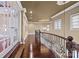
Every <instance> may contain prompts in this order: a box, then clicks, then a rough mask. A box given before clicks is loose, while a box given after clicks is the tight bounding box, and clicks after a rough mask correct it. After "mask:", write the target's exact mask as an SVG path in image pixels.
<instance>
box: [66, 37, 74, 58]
mask: <svg viewBox="0 0 79 59" xmlns="http://www.w3.org/2000/svg"><path fill="white" fill-rule="evenodd" d="M72 40H73V37H72V36H68V37H67V42H66V48H67V49H68V56H67V57H68V58H72V51H73V42H72Z"/></svg>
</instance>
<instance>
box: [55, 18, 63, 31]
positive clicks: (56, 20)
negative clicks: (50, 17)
mask: <svg viewBox="0 0 79 59" xmlns="http://www.w3.org/2000/svg"><path fill="white" fill-rule="evenodd" d="M58 21H61V28H59V27H58V25H57V27H58V28H56V24H55V23H56V22H58ZM61 29H62V19H61V18H59V19H55V20H54V30H61Z"/></svg>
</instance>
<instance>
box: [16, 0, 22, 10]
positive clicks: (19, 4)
mask: <svg viewBox="0 0 79 59" xmlns="http://www.w3.org/2000/svg"><path fill="white" fill-rule="evenodd" d="M16 2H17V4H18V6H19V7H20V8H21V9H22V8H23V7H22V4H21V2H20V1H16Z"/></svg>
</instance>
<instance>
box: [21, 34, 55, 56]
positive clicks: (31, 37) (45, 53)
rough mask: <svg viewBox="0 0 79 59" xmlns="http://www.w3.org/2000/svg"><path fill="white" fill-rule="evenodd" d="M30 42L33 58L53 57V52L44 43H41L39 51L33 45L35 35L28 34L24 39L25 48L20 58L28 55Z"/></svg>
mask: <svg viewBox="0 0 79 59" xmlns="http://www.w3.org/2000/svg"><path fill="white" fill-rule="evenodd" d="M30 44H32V53H33V58H54V57H55V56H54V54H53V53H52V52H51V51H50V50H49V49H48V48H47V47H45V46H44V45H42V44H41V52H40V53H39V52H38V50H37V48H36V47H35V36H34V35H29V36H28V38H27V39H26V44H25V49H24V53H23V56H22V58H26V57H27V56H28V57H30Z"/></svg>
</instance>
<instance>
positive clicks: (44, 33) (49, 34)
mask: <svg viewBox="0 0 79 59" xmlns="http://www.w3.org/2000/svg"><path fill="white" fill-rule="evenodd" d="M40 33H42V34H49V35H54V36H57V37H60V38H62V39H64V40H66V39H67V38H65V37H62V36H59V35H56V34H52V33H47V32H40Z"/></svg>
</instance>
